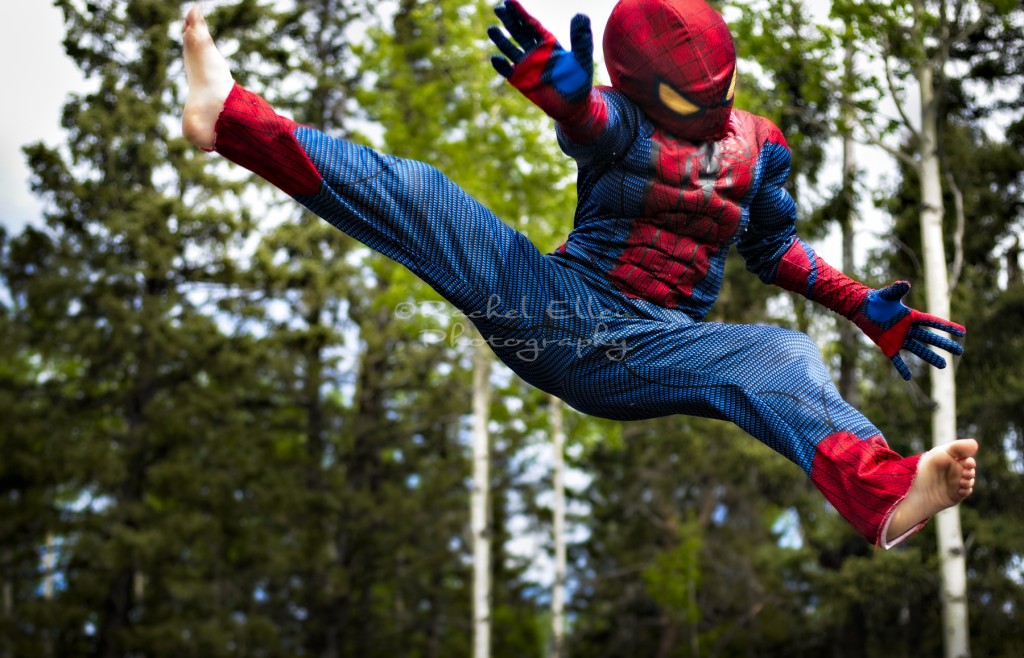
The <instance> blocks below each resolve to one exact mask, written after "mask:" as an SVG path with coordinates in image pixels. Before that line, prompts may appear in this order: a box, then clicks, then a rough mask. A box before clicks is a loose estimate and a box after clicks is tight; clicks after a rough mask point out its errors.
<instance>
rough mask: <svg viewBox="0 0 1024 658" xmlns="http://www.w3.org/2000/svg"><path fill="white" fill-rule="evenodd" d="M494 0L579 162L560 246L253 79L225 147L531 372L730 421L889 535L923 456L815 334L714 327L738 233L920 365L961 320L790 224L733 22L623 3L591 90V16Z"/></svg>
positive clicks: (519, 59)
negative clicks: (560, 18)
mask: <svg viewBox="0 0 1024 658" xmlns="http://www.w3.org/2000/svg"><path fill="white" fill-rule="evenodd" d="M495 11H496V13H497V15H498V17H499V19H501V22H502V23H503V25H504V27H505V29H506V30H507V31H508V35H506V33H505V32H503V31H502V30H501V29H499V28H497V27H495V28H492V29H491V30H490V31H489V34H490V36H491V38H492V40H493V41H494V42H495V44H496V45H497V47H498V49H499V50H500V51H501V52H502V54H503V55H504V56H503V57H498V56H496V57H495V58H494V65H495V68H496V69H497V70H498V72H499V73H501V74H502V75H503V76H505V77H506V78H508V80H509V82H510V83H511V84H513V85H514V86H515V87H516V88H517V89H519V90H520V91H521V92H523V94H524V95H526V96H527V98H529V99H530V100H532V101H533V102H534V103H536V104H537V105H538V106H540V107H541V108H542V109H543V110H544V111H545V112H547V113H548V114H549V115H550V116H551V117H553V118H554V119H555V120H556V122H557V132H558V140H559V144H560V145H561V147H562V149H563V150H564V151H565V153H566V154H568V155H569V156H571V157H573V158H575V159H576V161H577V163H578V165H579V178H578V192H579V205H578V207H577V210H576V217H575V223H574V228H573V231H572V232H571V233H570V234H569V236H568V238H567V240H566V242H565V244H564V245H563V246H561V247H560V248H559V249H558V250H556V251H555V252H554V253H552V254H547V255H545V254H541V253H540V252H538V250H537V249H536V248H535V247H534V246H533V244H531V243H530V242H529V240H527V239H526V238H525V237H524V236H523V235H522V234H520V233H518V232H516V231H514V230H512V229H511V228H510V227H508V226H507V225H506V224H504V223H503V222H501V221H500V220H499V219H498V218H497V217H495V216H494V215H493V214H492V213H491V212H490V211H488V210H487V209H486V208H484V207H483V206H482V205H480V204H479V203H477V202H476V201H475V200H473V199H472V198H470V197H469V196H468V195H467V194H466V193H465V192H463V191H462V190H461V189H460V188H459V187H457V186H456V185H455V184H454V183H452V182H451V181H450V180H448V179H447V178H445V177H444V176H443V175H442V174H441V173H440V172H439V171H437V170H436V169H434V168H433V167H431V166H429V165H426V164H424V163H420V162H416V161H409V160H402V159H399V158H394V157H389V156H385V155H382V154H379V153H377V152H375V151H373V150H371V149H368V148H365V147H362V146H358V145H355V144H352V143H350V142H346V141H344V140H338V139H334V138H331V137H329V136H327V135H325V134H323V133H321V132H318V131H316V130H314V129H312V128H309V127H305V126H299V125H297V124H295V123H294V122H292V121H290V120H289V119H286V118H284V117H281V116H278V115H277V114H275V113H274V111H273V110H272V108H270V106H269V105H267V104H266V103H265V102H264V101H263V100H262V99H260V98H259V97H258V96H256V95H254V94H252V93H250V92H248V91H246V90H244V89H242V88H241V87H237V86H236V87H235V89H234V90H233V91H232V92H231V95H230V97H229V98H228V101H227V103H226V105H225V108H224V111H223V112H222V114H221V116H220V118H219V120H218V122H217V127H216V133H217V142H216V150H217V151H218V152H220V153H222V154H223V155H225V156H227V157H228V158H230V159H232V160H234V161H235V162H237V163H239V164H242V165H243V166H246V167H248V168H249V169H251V170H252V171H254V172H256V173H258V174H260V175H262V176H263V177H265V178H267V179H268V180H269V181H271V182H272V183H274V184H276V185H277V186H279V187H280V188H281V189H283V190H284V191H285V192H287V193H289V194H291V195H292V196H294V197H295V198H296V199H297V200H298V201H299V202H300V203H302V204H303V205H305V206H306V207H308V208H310V209H311V210H312V211H314V212H316V213H317V214H318V215H320V216H321V217H323V218H324V219H326V220H327V221H328V222H330V223H331V224H333V225H334V226H336V227H337V228H339V229H341V230H342V231H345V232H346V233H348V234H349V235H351V236H353V237H354V238H356V239H358V240H360V241H362V242H363V243H365V244H367V245H369V246H370V247H372V248H373V249H375V250H377V251H379V252H381V253H383V254H385V255H387V256H389V257H390V258H393V259H394V260H396V261H398V262H399V263H402V264H403V265H405V266H406V267H408V268H409V269H410V270H412V271H413V272H414V273H415V274H417V275H418V276H419V277H420V278H422V279H423V280H424V281H426V282H427V283H428V284H430V285H431V286H432V287H433V288H435V289H436V290H437V291H438V292H439V293H440V294H441V295H443V296H444V297H445V298H446V299H448V300H449V301H450V302H451V303H452V304H454V305H455V306H456V307H458V308H459V309H460V310H461V311H462V312H463V313H465V314H466V315H467V317H469V318H471V319H472V320H473V322H474V323H475V324H476V325H477V327H478V328H479V329H480V331H481V333H482V334H483V335H484V336H485V337H486V338H487V340H488V341H489V343H490V345H491V347H492V349H493V350H494V351H495V353H496V354H497V355H498V356H499V358H501V359H502V360H503V361H504V362H505V363H506V364H507V365H508V366H509V367H510V368H512V370H514V371H515V372H516V373H518V374H519V375H520V376H522V377H523V378H524V379H525V380H526V381H528V382H530V383H531V384H533V385H535V386H537V387H538V388H541V389H543V390H545V391H547V392H550V393H552V394H554V395H557V396H559V397H561V398H562V399H563V400H565V401H566V402H567V403H568V404H570V405H571V406H573V407H575V408H576V409H579V410H581V411H583V412H585V413H589V414H593V415H596V416H601V417H605V418H612V419H621V420H637V419H643V418H650V417H655V416H665V415H670V414H689V415H698V416H705V417H711V418H720V419H724V420H729V421H732V422H734V423H736V424H737V425H738V426H740V427H741V428H743V429H744V430H746V431H747V432H749V433H750V434H752V435H753V436H754V437H756V438H757V439H759V440H760V441H762V442H764V443H765V444H766V445H768V446H769V447H771V448H772V449H774V450H776V451H777V452H780V453H781V454H783V455H785V456H786V457H788V458H789V459H791V460H792V461H794V462H795V463H796V464H798V465H799V466H800V467H801V468H803V469H804V471H805V472H806V473H807V474H808V475H809V476H810V477H811V479H812V480H813V481H814V483H815V484H816V485H817V486H818V488H819V489H820V490H821V491H822V492H823V493H824V494H825V496H826V497H827V498H828V500H829V501H830V502H831V503H832V504H833V505H834V506H835V507H836V508H837V509H838V511H839V512H840V513H841V514H842V515H843V516H844V517H845V518H846V519H847V520H848V521H849V522H850V523H851V524H852V525H853V526H854V528H855V529H856V530H857V531H858V532H860V533H861V534H862V535H863V536H864V537H865V538H867V539H868V540H869V541H871V542H882V541H883V538H884V536H885V528H886V522H887V519H888V517H889V515H890V513H891V511H892V510H893V508H894V507H895V506H896V504H897V503H898V502H899V501H900V500H902V499H903V497H904V496H905V495H906V493H907V491H908V489H909V488H910V484H911V482H912V481H913V478H914V476H915V474H916V470H917V462H918V457H910V458H903V457H900V456H899V455H898V454H896V453H895V452H893V451H891V450H890V449H889V448H888V446H887V445H886V443H885V440H884V439H883V438H882V436H881V433H880V432H879V431H878V430H877V429H876V428H875V427H874V426H873V425H872V424H871V423H870V422H869V421H868V420H867V419H866V418H864V416H862V415H861V414H860V413H859V412H858V411H857V410H855V409H853V408H852V407H851V406H849V405H848V404H846V403H845V402H844V401H843V400H842V398H841V397H840V396H839V393H838V391H837V390H836V388H835V386H834V385H833V382H832V380H831V377H830V375H829V373H828V370H827V369H826V368H825V366H824V364H823V363H822V360H821V357H820V354H819V351H818V348H817V346H816V345H815V344H814V343H813V342H812V341H811V340H810V339H809V338H808V337H807V336H805V335H803V334H800V333H797V332H793V331H788V330H784V329H780V328H776V327H766V326H749V325H730V324H722V323H716V322H706V321H704V317H705V316H706V315H707V313H708V312H709V310H710V309H711V307H712V305H713V304H714V302H715V299H716V298H717V296H718V294H719V289H720V287H721V284H722V278H723V271H724V263H725V258H726V256H727V255H728V253H729V251H730V250H731V247H732V246H733V245H736V247H737V249H738V251H739V253H740V254H741V255H742V256H743V257H744V258H745V259H746V263H747V267H748V269H750V270H751V271H752V272H754V273H755V274H757V275H758V276H759V277H760V278H761V279H762V280H763V281H764V282H766V283H773V284H776V285H778V286H781V287H783V288H785V289H787V290H792V291H796V292H799V293H801V294H803V295H805V296H807V297H808V298H809V299H813V300H815V301H817V302H820V303H821V304H823V305H825V306H826V307H828V308H830V309H832V310H834V311H836V312H837V313H840V314H842V315H844V316H846V317H847V318H849V319H851V320H852V321H853V322H855V323H856V324H857V325H858V326H859V327H861V328H862V329H863V330H864V331H865V332H866V333H867V335H868V336H869V337H870V338H871V339H872V340H874V341H875V342H876V343H878V344H879V345H880V346H881V347H882V349H883V351H884V352H885V354H886V355H887V356H888V357H890V359H891V360H892V362H893V364H894V365H895V366H896V368H897V370H898V371H899V372H900V374H901V375H902V376H904V377H905V378H908V379H909V377H910V371H909V369H908V368H907V366H906V365H905V364H904V362H903V361H902V359H901V358H900V356H899V352H900V350H902V349H906V350H908V351H910V352H913V353H915V354H917V355H918V356H921V357H922V358H924V359H925V360H926V361H927V362H928V363H930V364H932V365H934V366H936V367H944V366H945V361H944V360H943V359H942V358H941V357H940V356H939V355H937V354H935V353H934V352H932V351H931V350H930V349H929V348H928V347H927V345H932V346H936V347H939V348H942V349H945V350H948V351H950V352H952V353H954V354H960V353H961V348H960V346H959V344H957V343H956V342H954V341H952V340H950V339H948V338H946V337H944V336H941V335H939V334H935V333H933V332H931V331H928V329H927V328H928V327H931V328H937V329H940V330H944V331H947V332H951V333H953V334H955V335H963V331H964V330H963V327H960V326H959V325H956V324H953V323H949V322H946V321H945V320H942V319H940V318H936V317H933V316H929V315H926V314H923V313H920V312H918V311H915V310H913V309H910V308H907V307H906V306H904V305H903V304H902V303H901V302H900V299H901V298H902V297H903V295H904V294H906V292H907V290H908V289H909V285H908V284H906V283H904V282H898V283H896V284H893V285H892V286H889V287H887V288H885V289H882V290H872V289H869V288H867V287H866V286H864V285H862V284H860V283H857V282H855V281H853V280H851V279H850V278H848V277H846V276H845V275H843V274H842V273H841V272H838V271H836V270H835V269H833V268H831V267H830V266H829V265H828V264H826V263H825V262H824V261H823V260H822V259H821V258H819V257H818V256H817V255H816V254H815V253H814V250H813V249H811V247H810V246H808V245H806V244H805V243H803V242H802V241H800V240H799V238H797V236H796V231H795V226H794V222H795V219H796V209H795V205H794V203H793V200H792V199H791V198H790V196H789V194H788V193H787V192H786V190H785V187H784V184H785V182H786V180H787V177H788V175H789V167H790V152H789V149H788V147H787V146H786V141H785V139H784V137H783V135H782V134H781V133H780V131H779V129H778V128H777V127H776V126H775V125H773V124H772V123H771V122H770V121H768V120H767V119H764V118H762V117H758V116H755V115H752V114H749V113H746V112H742V111H740V110H736V109H733V107H732V104H733V94H734V91H735V85H736V56H735V50H734V47H733V42H732V37H731V36H730V34H729V30H728V28H727V27H726V25H725V23H724V21H723V20H722V18H721V16H720V15H719V14H718V13H717V12H716V11H714V10H713V9H711V8H710V7H709V6H708V5H707V4H705V2H704V1H703V0H621V1H620V2H619V3H618V5H616V7H615V9H614V10H613V12H612V15H611V18H610V20H609V23H608V26H607V28H606V31H605V44H604V45H605V58H606V62H607V64H608V68H609V72H610V75H611V81H612V85H611V86H610V87H594V86H593V84H592V79H593V39H592V36H591V31H590V23H589V20H588V19H587V18H586V17H585V16H576V17H575V18H574V19H573V21H572V26H571V42H572V46H571V50H568V51H566V50H565V49H564V48H563V47H562V46H561V45H560V44H559V43H558V42H557V41H556V40H555V38H554V37H553V36H552V35H551V34H550V33H549V32H548V31H547V30H545V29H544V28H543V27H542V26H541V25H540V24H539V23H538V22H537V21H536V20H535V19H533V18H532V17H531V16H529V15H528V14H527V13H526V12H525V11H524V10H523V8H522V6H521V5H520V4H519V3H518V2H517V1H516V0H507V1H506V2H504V3H503V4H502V5H500V6H499V7H498V8H497V9H496V10H495ZM510 37H511V38H510ZM914 530H917V528H915V529H914ZM914 530H912V531H911V532H909V533H907V534H906V535H904V536H903V537H900V538H897V539H896V541H901V540H902V539H903V538H905V537H906V536H909V534H911V533H912V532H913V531H914ZM893 543H895V542H893Z"/></svg>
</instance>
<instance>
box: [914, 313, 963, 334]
mask: <svg viewBox="0 0 1024 658" xmlns="http://www.w3.org/2000/svg"><path fill="white" fill-rule="evenodd" d="M914 322H915V323H916V324H920V325H923V326H925V327H931V328H933V329H938V330H939V331H946V332H948V333H951V334H953V335H954V336H963V335H964V334H966V333H967V328H966V327H964V326H963V325H962V324H957V323H956V322H950V321H949V320H946V319H945V318H940V317H939V316H937V315H930V314H928V313H922V312H921V311H916V312H915V313H914Z"/></svg>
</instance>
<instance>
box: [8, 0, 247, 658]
mask: <svg viewBox="0 0 1024 658" xmlns="http://www.w3.org/2000/svg"><path fill="white" fill-rule="evenodd" d="M57 4H58V6H59V7H60V8H61V10H62V11H63V12H64V17H65V23H66V27H67V37H66V39H65V47H66V50H67V53H68V55H69V56H70V57H71V58H72V59H73V60H74V61H75V62H76V63H77V64H78V65H79V67H80V68H81V69H82V71H83V72H84V73H85V74H86V76H87V77H88V78H89V79H90V80H91V81H92V83H93V86H92V91H90V92H88V93H85V94H82V95H77V96H73V97H72V98H71V99H70V100H69V102H68V104H67V105H66V107H65V111H64V121H63V123H64V127H65V129H66V130H67V134H68V142H67V145H66V146H65V147H63V148H51V147H47V146H45V145H42V144H36V145H33V146H31V147H29V148H27V149H26V153H27V155H28V158H29V163H30V165H31V168H32V170H33V172H34V180H33V187H34V189H35V190H36V191H37V192H38V193H39V194H40V195H42V196H43V198H44V200H45V201H46V204H47V211H46V226H45V227H44V228H28V229H26V230H25V232H24V233H23V234H21V235H19V236H16V237H15V238H13V239H12V240H11V244H10V253H9V257H8V258H7V259H5V262H4V274H5V277H6V280H7V282H8V285H9V288H10V291H11V295H12V298H13V300H14V305H13V309H14V312H15V313H16V320H17V322H16V326H17V327H21V328H22V329H20V331H21V333H20V335H19V339H20V342H19V343H18V349H17V352H16V355H18V357H19V358H17V359H15V360H13V361H12V362H11V363H12V365H13V364H17V363H19V361H20V362H21V363H28V364H30V365H31V369H28V370H26V371H23V372H22V373H21V377H22V379H21V384H20V386H23V387H28V389H29V390H28V394H27V395H25V399H26V401H27V402H28V404H26V405H25V406H24V409H25V410H26V412H27V411H29V410H32V409H33V408H35V411H34V412H33V413H34V414H35V415H36V420H35V421H32V422H26V423H24V424H21V425H20V426H19V429H18V430H17V431H16V432H15V433H13V434H11V435H8V437H5V438H9V439H11V440H12V441H15V442H17V443H16V445H18V446H19V447H20V448H21V449H22V450H23V451H25V452H26V457H29V456H31V455H32V454H33V453H35V454H36V455H37V457H36V460H35V462H36V465H37V467H38V468H40V469H42V470H41V473H42V474H43V476H42V477H40V476H39V475H38V474H37V475H33V474H32V471H33V470H34V469H27V470H26V471H25V472H24V474H23V475H22V476H21V477H26V476H28V477H35V478H37V481H36V483H35V484H34V489H35V490H34V491H33V492H32V493H31V494H30V495H27V496H26V500H39V501H41V502H42V504H43V505H44V508H43V510H42V511H41V512H40V513H39V516H38V517H37V520H36V521H35V522H34V523H35V524H36V525H38V524H43V525H45V528H43V527H36V528H34V530H33V532H34V533H35V540H34V541H35V542H36V546H37V550H38V547H39V546H43V545H46V544H47V543H48V544H50V545H52V546H55V547H58V548H59V551H58V553H57V555H56V557H57V561H56V570H57V574H56V576H55V580H54V581H51V582H52V583H53V587H52V588H50V591H49V592H46V591H44V594H45V593H49V594H50V595H51V596H52V599H51V600H39V593H38V590H35V591H32V590H28V589H26V588H24V585H25V584H27V582H28V581H22V584H21V586H20V587H19V589H18V594H17V598H19V599H21V600H23V601H25V602H26V605H25V606H23V607H22V606H19V610H21V609H24V610H31V605H35V606H36V607H39V608H44V609H45V610H43V612H40V613H39V615H38V616H36V617H34V618H33V617H32V616H27V617H21V618H20V623H19V624H18V627H19V628H20V631H19V634H20V635H24V636H27V638H26V642H29V641H30V640H34V641H35V642H36V645H35V646H36V647H43V649H45V650H41V649H38V648H37V649H36V650H33V651H28V652H27V653H28V655H47V654H48V653H49V654H50V655H60V656H78V655H94V656H121V655H126V654H131V653H139V652H145V653H146V654H147V655H182V654H193V655H198V654H202V655H208V656H218V655H227V654H228V653H231V652H232V649H231V647H243V646H248V642H247V638H246V635H247V633H248V628H247V621H248V620H250V619H251V618H250V617H249V614H248V613H249V610H250V609H251V602H252V591H251V589H248V588H247V587H245V586H243V585H242V582H243V580H244V578H243V576H244V574H245V573H246V569H247V567H248V566H249V565H250V564H251V563H250V561H251V560H252V559H254V554H258V553H259V547H260V546H261V545H262V543H263V542H262V540H261V535H262V530H261V528H260V526H258V525H256V524H253V523H251V522H250V519H248V517H247V515H246V514H244V513H243V512H242V511H241V510H244V507H245V505H244V495H240V494H242V493H243V492H244V490H245V488H246V486H247V484H249V483H251V481H252V480H253V479H254V478H255V476H256V469H255V466H256V465H255V464H254V463H253V460H252V459H250V458H249V457H248V456H249V455H252V454H253V452H254V451H256V450H257V449H258V448H257V446H253V445H252V444H250V443H247V442H245V441H244V439H245V438H246V436H245V435H246V431H245V430H246V429H247V427H246V421H245V417H244V416H243V415H241V414H238V413H236V411H235V410H236V406H237V395H238V393H239V386H238V382H240V381H246V379H247V378H248V377H247V375H246V367H245V363H244V361H243V360H241V359H239V357H238V355H239V354H240V353H244V351H245V347H246V346H245V340H244V339H241V338H236V337H232V336H227V335H225V334H223V333H222V332H221V331H220V329H219V327H218V324H217V321H216V318H214V317H212V316H211V315H210V314H209V313H208V308H207V301H208V300H209V295H208V294H207V292H208V288H207V286H217V285H220V284H222V283H223V282H224V281H226V280H227V279H228V277H230V273H231V272H232V271H233V270H234V265H233V263H232V261H231V259H230V257H229V255H228V253H229V251H230V250H231V248H232V246H233V245H234V244H235V243H236V242H237V240H238V237H239V235H240V233H239V231H240V230H241V229H242V228H243V221H242V218H239V216H238V215H237V214H236V213H235V212H231V211H229V210H228V208H226V207H224V206H223V205H220V204H219V202H218V199H222V198H223V197H221V195H222V194H223V191H224V189H225V188H224V187H221V186H218V185H216V184H215V183H214V182H213V180H212V179H211V178H210V177H209V175H208V173H207V172H206V169H205V158H204V157H203V156H201V155H198V154H195V153H194V152H193V151H192V149H191V148H188V147H187V146H186V145H185V143H184V141H183V140H182V139H180V138H179V137H178V136H177V133H176V130H175V129H172V128H169V126H173V125H175V124H174V123H172V122H171V121H170V120H169V117H171V116H173V115H174V114H175V113H176V110H177V108H178V107H179V103H178V102H177V101H178V100H179V98H178V89H177V84H176V78H175V76H178V75H180V68H178V67H180V64H179V63H178V58H177V57H176V54H177V53H178V52H179V49H178V47H177V44H176V42H175V41H173V40H172V38H171V34H172V25H173V26H177V24H178V23H179V21H180V20H181V16H182V13H181V12H182V6H181V4H180V3H177V2H170V3H153V2H146V1H141V0H139V1H133V2H90V3H79V2H74V1H72V0H65V1H61V2H59V3H57ZM32 399H35V400H37V401H38V402H37V403H32V402H30V401H31V400H32ZM42 455H45V459H40V457H41V456H42ZM44 531H45V534H46V535H47V536H50V537H52V539H51V540H50V541H49V542H46V541H45V540H44V539H42V537H43V534H44ZM25 537H26V535H23V540H24V538H25ZM7 548H8V547H7V546H5V549H4V550H5V552H6V550H7ZM22 564H25V565H26V566H27V565H28V563H26V562H24V561H23V562H22ZM38 568H39V567H38V566H36V567H34V569H35V570H36V571H38ZM33 598H34V599H36V600H35V601H31V600H32V599H33ZM45 598H46V597H45V596H44V597H43V599H45ZM30 604H31V605H30ZM16 614H20V613H17V612H16ZM240 619H241V620H246V621H244V622H241V623H240V622H239V620H240ZM23 646H32V645H31V644H25V645H23Z"/></svg>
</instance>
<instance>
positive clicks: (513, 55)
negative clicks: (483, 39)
mask: <svg viewBox="0 0 1024 658" xmlns="http://www.w3.org/2000/svg"><path fill="white" fill-rule="evenodd" d="M487 36H489V37H490V38H491V41H493V42H494V45H495V46H497V47H498V50H500V51H501V54H502V55H504V56H505V57H508V58H509V59H510V60H512V63H513V64H518V63H519V62H520V61H522V59H523V57H524V53H523V51H522V50H519V48H516V46H515V44H514V43H512V42H511V41H509V39H508V37H506V36H505V33H504V32H502V31H501V28H498V27H493V26H492V27H489V28H487Z"/></svg>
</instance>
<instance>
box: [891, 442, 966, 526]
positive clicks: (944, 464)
mask: <svg viewBox="0 0 1024 658" xmlns="http://www.w3.org/2000/svg"><path fill="white" fill-rule="evenodd" d="M976 452H978V442H977V441H975V440H974V439H960V440H957V441H953V442H951V443H947V444H946V445H942V446H937V447H935V448H932V449H931V450H929V451H928V452H926V453H924V454H923V455H921V461H919V462H918V464H917V477H915V478H914V483H913V484H911V485H910V491H909V492H907V497H906V498H904V499H903V501H902V502H900V504H899V505H897V507H896V510H895V511H894V512H893V514H892V521H891V522H890V523H889V532H888V534H887V535H886V540H887V541H889V542H891V541H893V540H894V539H897V538H899V537H900V536H901V535H902V534H904V533H905V532H907V531H908V530H910V529H912V528H913V527H914V526H916V525H917V524H919V523H921V522H922V521H926V520H928V519H930V518H931V517H933V516H935V515H936V514H938V513H939V512H941V511H942V510H944V509H946V508H949V507H953V506H954V505H956V504H958V503H960V502H961V501H962V500H963V499H964V498H967V497H968V496H970V495H971V492H972V491H973V490H974V475H975V468H976V467H977V462H975V460H974V454H975V453H976Z"/></svg>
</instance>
